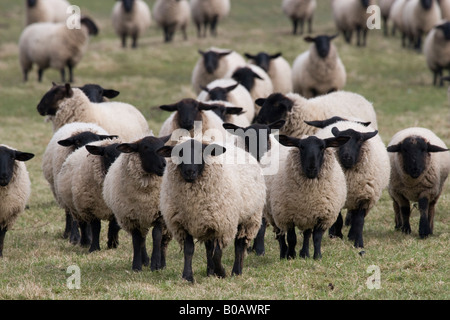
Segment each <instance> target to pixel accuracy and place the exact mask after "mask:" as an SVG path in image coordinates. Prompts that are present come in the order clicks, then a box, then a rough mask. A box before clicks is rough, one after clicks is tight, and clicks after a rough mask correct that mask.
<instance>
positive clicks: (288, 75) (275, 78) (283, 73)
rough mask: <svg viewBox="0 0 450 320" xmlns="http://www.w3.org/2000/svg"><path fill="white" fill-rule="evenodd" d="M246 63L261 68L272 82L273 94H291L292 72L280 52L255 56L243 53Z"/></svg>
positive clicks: (262, 53) (261, 53)
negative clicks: (246, 59)
mask: <svg viewBox="0 0 450 320" xmlns="http://www.w3.org/2000/svg"><path fill="white" fill-rule="evenodd" d="M245 56H246V57H247V58H248V59H249V60H248V62H249V63H251V64H256V65H257V66H258V67H260V68H262V69H263V70H264V71H265V72H267V74H268V75H269V77H270V80H272V85H273V92H280V93H283V94H285V93H288V92H292V70H291V66H290V64H289V62H287V60H286V59H285V58H283V57H282V56H281V52H279V53H276V54H273V55H270V54H268V53H265V52H260V53H258V54H257V55H251V54H249V53H245Z"/></svg>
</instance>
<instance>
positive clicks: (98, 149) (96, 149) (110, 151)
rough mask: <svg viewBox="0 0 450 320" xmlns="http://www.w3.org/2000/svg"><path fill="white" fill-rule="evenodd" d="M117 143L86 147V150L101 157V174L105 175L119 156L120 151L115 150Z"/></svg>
mask: <svg viewBox="0 0 450 320" xmlns="http://www.w3.org/2000/svg"><path fill="white" fill-rule="evenodd" d="M118 145H119V144H118V143H111V144H109V145H106V146H95V145H89V144H88V145H86V150H87V151H88V152H89V153H90V154H92V155H95V156H100V157H101V163H102V166H103V172H104V173H105V174H106V173H107V172H108V170H109V167H111V165H112V164H113V163H114V161H116V159H117V158H118V157H119V155H120V151H119V150H118V149H117V147H118Z"/></svg>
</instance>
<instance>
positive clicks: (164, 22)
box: [153, 0, 191, 42]
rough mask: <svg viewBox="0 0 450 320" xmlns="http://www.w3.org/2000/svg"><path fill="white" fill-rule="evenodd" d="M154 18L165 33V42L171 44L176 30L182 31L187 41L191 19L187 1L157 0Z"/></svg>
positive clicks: (154, 7)
mask: <svg viewBox="0 0 450 320" xmlns="http://www.w3.org/2000/svg"><path fill="white" fill-rule="evenodd" d="M153 17H154V19H155V21H156V22H157V23H158V25H159V26H160V27H162V28H163V31H164V41H165V42H171V41H172V40H173V35H174V34H175V30H176V29H181V32H183V37H184V40H187V33H186V28H187V27H188V25H189V20H190V19H191V11H190V7H189V2H188V1H187V0H157V1H156V2H155V4H154V6H153Z"/></svg>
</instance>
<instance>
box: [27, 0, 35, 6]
mask: <svg viewBox="0 0 450 320" xmlns="http://www.w3.org/2000/svg"><path fill="white" fill-rule="evenodd" d="M36 2H37V0H27V5H28V8H33V7H34V6H35V5H36Z"/></svg>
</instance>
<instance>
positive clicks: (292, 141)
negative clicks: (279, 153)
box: [278, 134, 300, 147]
mask: <svg viewBox="0 0 450 320" xmlns="http://www.w3.org/2000/svg"><path fill="white" fill-rule="evenodd" d="M278 141H279V142H280V143H281V144H282V145H283V146H285V147H297V146H298V145H299V142H300V139H297V138H294V137H289V136H286V135H284V134H280V135H279V136H278Z"/></svg>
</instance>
